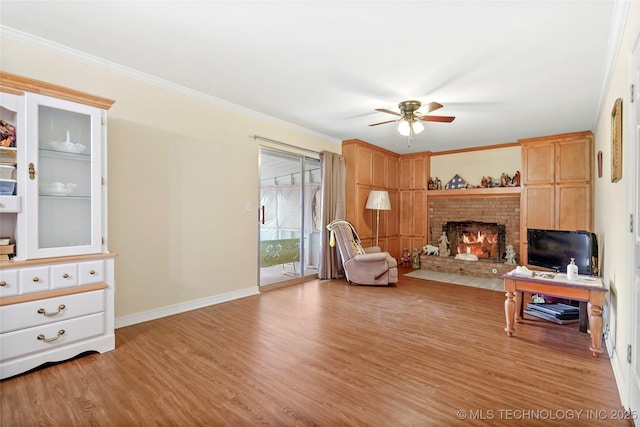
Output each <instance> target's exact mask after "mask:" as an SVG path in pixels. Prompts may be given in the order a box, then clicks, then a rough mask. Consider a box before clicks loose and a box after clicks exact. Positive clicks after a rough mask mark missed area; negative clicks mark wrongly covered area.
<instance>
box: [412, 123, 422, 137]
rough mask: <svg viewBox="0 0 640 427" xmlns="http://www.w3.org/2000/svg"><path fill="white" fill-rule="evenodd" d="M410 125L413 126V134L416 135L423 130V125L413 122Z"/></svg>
mask: <svg viewBox="0 0 640 427" xmlns="http://www.w3.org/2000/svg"><path fill="white" fill-rule="evenodd" d="M411 125H412V126H413V133H415V134H416V135H417V134H419V133H420V132H422V131H423V130H424V125H423V124H422V123H420V122H413V123H411Z"/></svg>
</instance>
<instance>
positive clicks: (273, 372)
mask: <svg viewBox="0 0 640 427" xmlns="http://www.w3.org/2000/svg"><path fill="white" fill-rule="evenodd" d="M401 273H402V272H401ZM503 307H504V294H503V293H502V292H497V291H493V290H486V289H478V288H471V287H467V286H459V285H452V284H446V283H439V282H431V281H425V280H420V279H411V278H406V277H403V276H401V278H400V282H399V283H398V284H397V286H396V287H371V286H349V285H347V284H346V282H343V281H318V280H314V281H311V282H308V283H305V284H302V285H294V286H290V287H286V288H279V289H275V290H273V291H269V292H265V293H263V294H261V295H257V296H252V297H248V298H244V299H241V300H236V301H231V302H227V303H223V304H219V305H215V306H211V307H207V308H204V309H199V310H195V311H191V312H188V313H184V314H180V315H176V316H172V317H168V318H164V319H160V320H155V321H152V322H147V323H142V324H138V325H133V326H129V327H126V328H121V329H118V330H117V331H116V337H117V338H116V339H117V342H116V344H117V347H116V350H115V351H112V352H109V353H105V354H102V355H97V354H91V355H87V356H84V357H80V358H76V359H74V360H71V361H68V362H65V363H61V364H56V365H52V366H49V367H47V368H44V369H40V370H37V371H34V372H31V373H28V374H25V375H20V376H17V377H14V378H10V379H7V380H5V381H2V382H1V383H0V394H1V410H2V414H1V419H0V421H1V422H0V424H1V425H2V426H6V427H9V426H20V427H25V426H35V425H39V426H47V425H51V426H88V425H95V426H146V425H159V426H200V425H225V426H226V425H230V426H249V425H262V426H337V425H357V426H452V425H464V426H470V425H497V426H512V425H526V426H536V425H539V426H556V425H577V424H579V425H584V426H588V425H592V426H632V425H633V423H632V421H630V420H619V419H614V418H621V416H624V412H623V408H622V406H621V404H620V400H619V397H618V392H617V388H616V384H615V382H614V379H613V373H612V369H611V364H610V361H609V360H608V359H607V356H606V354H603V355H602V356H601V358H600V359H593V358H592V357H591V352H590V351H589V348H588V347H589V337H588V335H586V334H582V333H579V332H578V330H577V327H567V326H559V325H554V324H549V323H546V322H544V323H542V322H526V323H524V324H518V325H517V326H516V335H515V336H514V337H512V338H508V337H507V336H506V334H505V332H504V330H503V328H504V326H505V316H504V308H503ZM574 326H575V325H574ZM580 411H581V412H580ZM464 417H466V418H465V419H463V418H464Z"/></svg>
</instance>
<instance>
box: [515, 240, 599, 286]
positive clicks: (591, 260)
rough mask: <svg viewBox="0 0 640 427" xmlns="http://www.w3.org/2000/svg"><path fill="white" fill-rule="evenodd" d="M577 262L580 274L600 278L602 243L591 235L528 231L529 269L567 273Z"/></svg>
mask: <svg viewBox="0 0 640 427" xmlns="http://www.w3.org/2000/svg"><path fill="white" fill-rule="evenodd" d="M571 258H575V263H576V265H577V266H578V274H584V275H587V276H597V275H598V240H597V238H596V235H595V234H594V233H590V232H588V231H567V230H540V229H532V228H529V229H527V262H528V264H529V265H535V266H538V267H543V268H548V269H551V270H554V271H556V272H563V273H566V272H567V264H569V262H571Z"/></svg>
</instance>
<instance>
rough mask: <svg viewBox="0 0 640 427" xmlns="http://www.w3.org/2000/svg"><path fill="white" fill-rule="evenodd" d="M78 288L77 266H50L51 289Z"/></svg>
mask: <svg viewBox="0 0 640 427" xmlns="http://www.w3.org/2000/svg"><path fill="white" fill-rule="evenodd" d="M73 286H78V264H76V263H73V264H54V265H52V266H51V289H60V288H71V287H73Z"/></svg>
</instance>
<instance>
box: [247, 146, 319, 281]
mask: <svg viewBox="0 0 640 427" xmlns="http://www.w3.org/2000/svg"><path fill="white" fill-rule="evenodd" d="M319 259H320V160H319V159H317V158H313V157H308V156H302V155H297V154H292V153H288V152H285V151H280V150H275V149H272V148H265V147H262V148H261V149H260V251H259V266H260V269H259V272H260V273H259V280H260V286H264V285H270V284H274V283H279V282H283V281H287V280H291V279H295V278H299V277H303V276H311V275H317V268H318V262H319Z"/></svg>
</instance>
